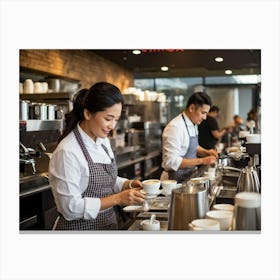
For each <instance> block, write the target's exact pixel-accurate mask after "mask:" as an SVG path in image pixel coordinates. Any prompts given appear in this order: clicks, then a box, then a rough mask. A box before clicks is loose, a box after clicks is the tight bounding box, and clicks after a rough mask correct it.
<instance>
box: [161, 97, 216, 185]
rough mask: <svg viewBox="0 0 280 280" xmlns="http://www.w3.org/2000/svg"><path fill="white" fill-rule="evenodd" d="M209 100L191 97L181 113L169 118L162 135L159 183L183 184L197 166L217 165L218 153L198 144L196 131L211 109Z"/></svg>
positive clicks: (207, 98)
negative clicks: (167, 181)
mask: <svg viewBox="0 0 280 280" xmlns="http://www.w3.org/2000/svg"><path fill="white" fill-rule="evenodd" d="M211 103H212V102H211V99H210V97H209V96H208V95H207V94H206V93H204V92H196V93H194V94H192V95H191V96H190V98H189V100H188V102H187V105H186V108H185V110H184V112H182V113H181V114H179V115H178V116H177V117H175V118H174V119H172V120H171V121H170V122H169V123H168V124H167V126H166V127H165V128H164V130H163V133H162V167H163V169H164V171H163V173H162V175H161V180H166V179H173V180H176V181H177V182H183V181H185V180H187V179H188V178H189V176H190V175H191V173H192V171H193V169H194V168H195V166H197V165H209V164H212V163H215V162H216V159H217V158H218V154H217V152H216V151H215V150H213V149H209V150H208V149H204V148H202V147H200V146H199V145H198V128H197V125H199V124H200V123H201V122H202V121H203V120H205V119H206V117H207V113H208V112H209V109H210V106H211Z"/></svg>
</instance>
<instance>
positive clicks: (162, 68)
mask: <svg viewBox="0 0 280 280" xmlns="http://www.w3.org/2000/svg"><path fill="white" fill-rule="evenodd" d="M160 69H161V71H168V67H167V66H162V67H161V68H160Z"/></svg>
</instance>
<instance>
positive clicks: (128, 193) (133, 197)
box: [116, 189, 145, 206]
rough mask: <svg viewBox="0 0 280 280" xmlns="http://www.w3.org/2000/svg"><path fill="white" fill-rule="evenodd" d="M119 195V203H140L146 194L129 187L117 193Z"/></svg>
mask: <svg viewBox="0 0 280 280" xmlns="http://www.w3.org/2000/svg"><path fill="white" fill-rule="evenodd" d="M116 195H117V196H118V200H119V202H118V204H119V205H123V206H125V205H138V204H143V202H144V200H145V195H144V194H142V193H141V192H140V191H139V190H137V189H128V190H124V191H122V192H119V193H118V194H116Z"/></svg>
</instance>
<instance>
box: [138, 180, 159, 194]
mask: <svg viewBox="0 0 280 280" xmlns="http://www.w3.org/2000/svg"><path fill="white" fill-rule="evenodd" d="M160 184H161V181H160V180H157V179H150V180H145V181H143V182H142V187H143V190H144V192H145V193H147V194H157V193H158V192H159V188H160Z"/></svg>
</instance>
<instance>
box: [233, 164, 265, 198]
mask: <svg viewBox="0 0 280 280" xmlns="http://www.w3.org/2000/svg"><path fill="white" fill-rule="evenodd" d="M237 192H258V193H259V192H260V181H259V177H258V174H257V171H256V169H255V167H254V166H246V167H245V168H243V169H242V170H241V172H240V175H239V178H238V181H237Z"/></svg>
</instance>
